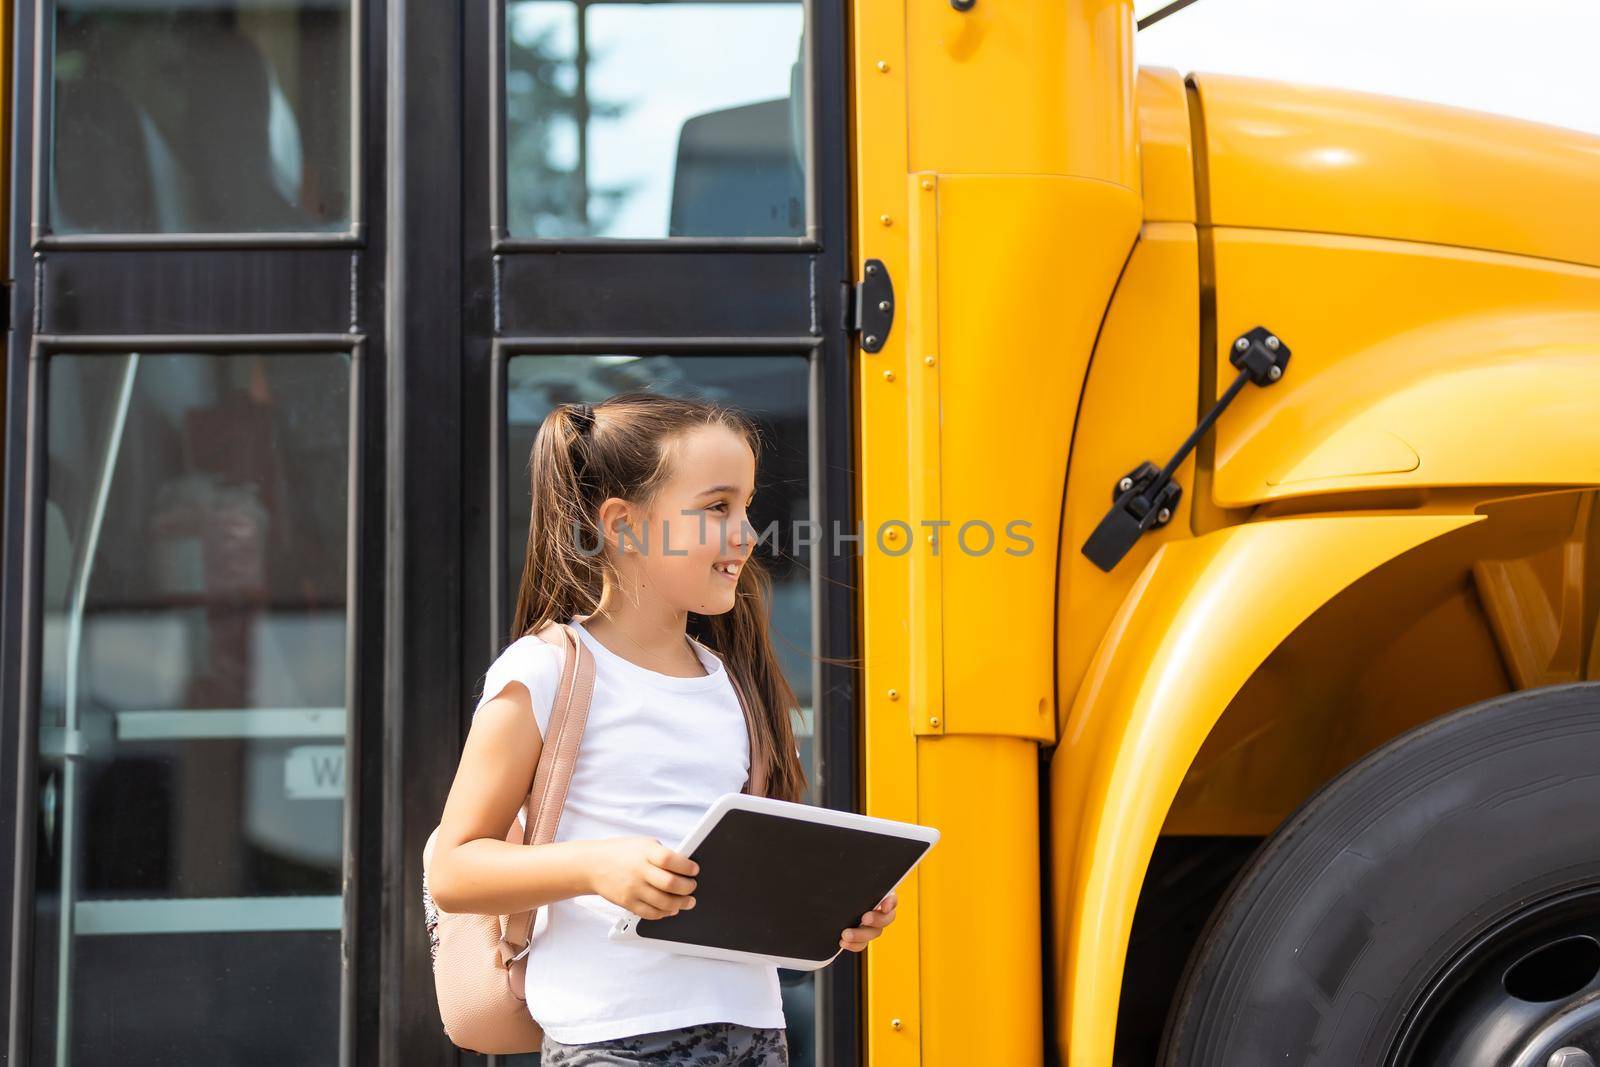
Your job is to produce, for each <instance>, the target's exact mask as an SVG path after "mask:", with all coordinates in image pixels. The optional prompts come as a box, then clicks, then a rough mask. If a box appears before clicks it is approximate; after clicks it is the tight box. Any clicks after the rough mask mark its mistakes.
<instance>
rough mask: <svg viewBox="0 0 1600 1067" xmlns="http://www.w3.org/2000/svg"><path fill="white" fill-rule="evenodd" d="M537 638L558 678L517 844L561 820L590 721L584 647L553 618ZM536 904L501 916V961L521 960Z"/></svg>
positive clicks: (540, 839) (589, 667) (551, 832)
mask: <svg viewBox="0 0 1600 1067" xmlns="http://www.w3.org/2000/svg"><path fill="white" fill-rule="evenodd" d="M539 637H540V639H541V640H543V641H546V642H548V643H549V644H552V645H555V646H556V647H557V648H558V649H560V650H561V652H562V657H561V659H562V663H561V680H560V681H559V682H558V683H557V684H556V695H555V700H554V703H553V704H552V705H551V709H550V720H549V729H548V731H547V732H548V734H549V736H548V737H546V738H544V742H543V747H542V748H541V749H540V752H539V765H538V767H537V768H536V769H535V771H534V775H533V788H532V789H530V790H529V791H528V798H527V799H526V800H525V801H523V805H522V843H523V844H524V845H530V844H531V845H543V844H548V843H549V842H551V841H553V840H555V836H556V827H557V826H558V825H559V824H560V822H561V809H562V807H563V806H564V805H565V804H566V802H567V787H568V785H570V784H571V782H572V771H573V768H574V767H575V766H576V765H577V762H578V744H579V742H580V741H582V740H583V728H584V725H585V724H586V723H587V722H588V720H589V704H590V701H591V700H592V699H593V697H594V657H593V655H592V654H591V653H590V652H589V650H588V649H587V648H585V647H583V642H582V641H580V640H579V639H578V637H577V635H576V634H575V633H573V632H572V627H570V626H568V625H566V624H565V623H560V622H552V623H550V624H549V625H548V626H546V627H545V628H544V629H543V630H540V631H539ZM537 910H538V909H537V908H530V909H528V910H527V911H522V912H518V913H517V914H515V915H508V916H506V917H505V923H504V925H503V926H502V927H501V936H500V965H501V966H502V967H509V966H511V964H512V962H513V961H514V960H518V959H521V958H522V957H523V956H524V955H525V954H526V953H527V951H528V949H529V948H530V947H531V946H532V943H533V919H534V913H535V912H536V911H537Z"/></svg>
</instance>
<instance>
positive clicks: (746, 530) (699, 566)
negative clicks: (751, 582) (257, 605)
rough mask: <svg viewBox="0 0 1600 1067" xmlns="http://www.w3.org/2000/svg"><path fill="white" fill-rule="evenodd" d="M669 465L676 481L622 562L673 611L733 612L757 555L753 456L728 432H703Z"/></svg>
mask: <svg viewBox="0 0 1600 1067" xmlns="http://www.w3.org/2000/svg"><path fill="white" fill-rule="evenodd" d="M671 462H672V470H673V473H672V476H671V478H670V479H669V480H668V481H667V483H666V484H665V485H664V486H663V487H662V489H661V493H660V495H659V496H658V497H657V498H656V501H655V503H654V506H653V508H652V510H651V513H650V514H649V515H648V516H647V517H646V520H645V526H644V528H643V529H640V530H635V531H633V532H632V533H631V535H629V540H628V541H627V542H626V543H627V544H628V545H629V551H627V552H625V553H623V558H624V559H625V560H632V561H633V562H634V563H635V564H636V565H637V566H638V568H639V571H640V572H641V573H639V574H638V578H639V581H640V584H641V585H642V586H644V587H645V588H647V589H650V590H652V591H653V592H654V593H655V595H657V596H658V597H660V598H662V599H663V600H664V601H666V602H667V603H668V604H670V605H671V606H672V607H674V608H677V609H681V610H684V611H691V612H694V613H695V614H697V615H720V614H722V613H724V612H727V611H731V610H732V609H733V604H734V590H735V589H736V588H737V586H738V580H739V573H740V571H741V570H742V569H743V567H744V561H745V559H746V558H747V557H748V556H749V555H750V553H751V551H753V549H754V543H755V536H754V534H755V531H754V529H753V528H752V527H751V525H750V522H749V508H750V502H751V499H752V497H754V496H755V487H756V458H755V454H754V453H753V452H751V451H750V446H749V445H747V444H746V443H745V441H744V439H743V438H742V437H740V436H739V435H738V434H736V433H734V432H733V431H731V430H729V429H727V428H726V427H723V426H715V425H713V426H702V427H700V428H698V429H695V430H693V431H690V432H689V433H688V434H685V435H684V436H683V437H681V438H680V439H679V440H678V442H677V446H676V448H675V449H674V454H673V456H672V460H671ZM635 541H636V542H637V544H635V543H634V542H635Z"/></svg>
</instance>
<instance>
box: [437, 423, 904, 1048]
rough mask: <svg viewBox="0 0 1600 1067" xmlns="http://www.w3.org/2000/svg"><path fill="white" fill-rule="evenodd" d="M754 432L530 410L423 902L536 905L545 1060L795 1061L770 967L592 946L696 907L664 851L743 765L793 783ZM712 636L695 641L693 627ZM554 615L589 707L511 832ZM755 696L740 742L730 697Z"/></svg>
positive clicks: (845, 944) (737, 782)
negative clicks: (480, 673) (508, 570)
mask: <svg viewBox="0 0 1600 1067" xmlns="http://www.w3.org/2000/svg"><path fill="white" fill-rule="evenodd" d="M758 448H759V437H758V435H757V431H756V429H755V427H754V425H753V424H752V423H750V422H749V421H748V420H747V419H746V418H745V417H744V416H742V415H741V414H740V413H738V412H737V411H734V410H732V409H730V408H727V407H723V406H720V405H715V404H711V403H706V402H700V401H694V400H683V399H676V398H670V397H665V396H658V395H655V394H652V393H643V392H639V393H623V394H619V395H617V396H613V397H611V398H610V399H608V400H606V401H605V402H604V403H601V404H599V405H595V406H593V407H591V406H590V405H588V404H569V405H563V406H562V407H559V408H557V409H556V410H555V411H553V412H551V414H550V415H549V416H548V417H547V418H546V419H545V420H544V423H543V425H541V426H540V428H539V433H538V436H537V438H536V439H535V441H534V445H533V454H532V457H531V459H530V468H531V473H532V492H533V515H532V521H531V522H530V523H529V526H528V545H527V553H526V556H525V559H524V563H523V571H522V583H521V588H520V590H519V592H518V594H517V606H516V611H515V616H514V619H513V631H512V632H513V634H514V635H516V639H515V640H514V641H512V643H511V644H510V645H509V646H508V647H507V648H506V649H505V650H504V651H503V652H502V653H501V654H500V656H499V658H497V659H496V660H495V661H494V663H493V664H492V665H491V666H490V667H489V670H488V673H487V675H486V677H485V682H484V687H483V695H482V697H481V698H480V699H479V701H478V705H477V709H476V710H475V712H474V714H473V720H472V727H471V730H470V731H469V732H468V735H467V740H466V745H465V748H464V750H463V752H462V755H461V763H460V766H459V768H458V769H457V771H456V776H455V781H454V783H453V784H452V785H451V787H450V795H449V797H448V799H447V800H446V802H445V808H444V814H443V817H442V818H441V820H440V826H439V833H438V838H437V841H436V844H435V846H434V847H435V851H434V855H433V859H432V865H431V868H430V872H429V885H430V888H431V890H432V893H433V897H434V901H435V902H436V903H437V905H438V906H439V907H440V908H441V909H443V910H445V911H451V912H468V913H477V914H496V915H506V914H512V913H516V912H520V911H524V910H526V909H529V908H534V907H537V906H539V905H546V904H547V905H549V907H548V908H547V909H546V916H547V924H546V926H545V927H544V928H543V929H542V931H541V932H540V933H539V935H538V938H537V940H536V941H535V942H534V946H533V950H532V951H531V952H530V953H529V955H528V964H527V967H528V970H527V981H526V993H527V1001H528V1005H529V1008H530V1010H531V1011H532V1013H533V1015H534V1018H536V1019H537V1020H538V1021H539V1023H540V1024H541V1026H542V1027H543V1029H544V1032H545V1040H544V1045H543V1047H542V1049H541V1052H542V1054H543V1063H544V1067H580V1065H596V1064H617V1063H638V1062H650V1063H685V1064H687V1063H693V1064H697V1065H699V1064H735V1063H737V1064H757V1065H763V1067H767V1065H774V1064H787V1063H788V1060H789V1053H788V1040H787V1036H786V1034H785V1031H784V1017H783V1004H782V1000H781V998H780V996H779V988H778V975H777V968H776V967H775V966H772V965H766V964H758V963H740V962H734V961H730V960H713V959H703V958H699V957H695V956H686V955H680V954H675V953H670V952H658V951H654V950H649V949H643V948H640V947H637V946H631V945H619V944H616V943H613V942H611V941H609V940H608V939H607V936H606V934H607V931H608V930H609V929H610V927H611V924H612V922H613V921H614V920H615V919H616V918H617V917H619V916H620V915H622V914H624V913H626V912H631V913H633V914H635V915H639V916H641V917H643V918H647V919H657V918H662V917H664V916H667V915H674V914H676V913H677V912H678V911H680V910H682V909H684V908H692V907H694V889H695V875H696V874H697V873H698V869H697V865H696V864H695V863H693V862H691V861H690V860H689V859H688V858H687V857H685V856H682V855H679V854H678V853H677V852H675V851H673V850H672V849H671V848H670V847H669V846H668V845H667V844H664V843H663V842H674V841H677V840H680V839H681V838H682V837H683V835H684V834H685V833H687V832H688V830H689V829H690V827H692V826H693V825H694V823H695V821H696V820H697V819H698V818H699V817H700V815H701V814H702V813H704V812H705V810H706V809H707V808H708V807H710V806H711V803H712V802H713V801H714V800H715V799H716V798H717V797H718V796H720V795H721V794H723V793H730V792H732V793H736V792H739V791H740V790H741V789H742V788H743V787H744V784H745V781H746V778H747V775H748V774H749V769H750V766H751V761H752V759H758V758H759V759H762V760H764V765H765V766H766V767H767V768H769V770H768V775H767V789H766V792H767V794H768V795H770V796H775V797H778V798H780V799H783V800H790V801H797V802H798V801H801V800H802V799H803V796H804V791H805V788H806V780H805V772H804V771H803V770H802V768H801V766H800V759H799V754H798V752H797V751H796V749H795V747H794V736H793V733H792V731H791V729H790V725H789V714H790V710H791V709H793V708H794V707H796V704H797V702H796V699H795V696H794V693H793V691H792V690H791V689H790V688H789V685H788V683H787V682H786V681H785V680H784V677H783V674H782V672H781V671H780V670H779V667H778V662H777V658H776V656H775V655H774V654H773V651H772V645H771V641H770V639H769V636H768V631H767V613H768V606H767V604H768V589H769V580H768V578H767V576H766V574H765V572H764V570H763V568H762V567H761V566H760V564H759V563H758V562H757V561H756V560H755V559H754V558H753V556H752V552H753V550H754V547H755V546H754V543H753V537H752V534H753V532H754V531H753V529H752V528H751V526H750V524H749V522H748V520H747V510H748V508H749V506H750V501H751V497H752V496H753V495H754V493H755V482H756V456H757V450H758ZM690 613H693V614H696V615H700V616H703V617H704V618H705V620H706V622H707V624H708V625H707V627H706V638H707V641H706V643H702V642H700V641H698V640H696V639H694V638H693V637H691V636H690V635H689V633H688V630H687V622H688V616H689V615H690ZM551 621H559V622H563V623H566V624H568V625H569V626H571V627H572V628H573V629H574V630H575V631H576V632H577V635H578V637H579V639H580V640H581V641H582V642H583V644H584V646H585V647H586V648H587V649H588V650H589V652H590V653H591V654H592V656H593V657H594V666H595V684H594V697H593V701H592V703H591V705H590V709H589V717H588V720H587V723H586V725H585V728H584V734H583V740H582V743H581V746H580V748H579V751H578V760H577V764H576V765H575V768H574V771H573V775H572V782H571V785H570V786H569V787H568V793H567V800H566V805H565V807H564V809H563V812H562V817H561V820H560V824H559V826H558V828H557V831H556V835H555V839H554V841H552V842H550V843H548V844H544V845H538V846H535V847H532V848H527V847H524V846H522V845H520V844H517V843H513V842H508V841H506V840H505V835H506V830H507V828H508V827H509V826H510V825H511V824H512V822H513V821H514V820H515V819H516V818H517V813H518V810H519V807H520V805H521V804H522V802H523V799H524V798H525V797H526V796H527V793H528V786H529V783H530V782H531V781H532V780H533V773H534V769H535V767H536V766H537V764H538V759H539V752H540V747H541V745H542V739H543V736H544V732H545V729H546V728H547V726H548V724H549V717H550V708H551V701H552V698H553V695H554V692H555V688H556V684H557V681H558V680H559V678H560V673H561V661H560V656H561V653H560V651H559V650H558V649H557V648H556V647H555V646H553V645H550V644H548V643H547V642H545V641H543V640H542V639H540V638H539V637H538V636H537V635H538V632H539V631H540V630H541V629H542V628H543V627H544V626H546V625H547V624H548V623H549V622H551ZM730 674H731V675H733V676H734V678H735V679H737V682H738V684H739V687H740V689H741V690H742V691H743V692H744V694H745V695H746V698H747V699H748V700H750V701H751V703H752V709H751V710H752V712H753V714H754V716H755V719H756V724H757V729H756V731H755V745H756V747H757V749H758V751H756V752H752V751H750V744H751V742H750V731H749V728H748V726H747V724H746V721H745V718H744V713H743V711H742V710H741V708H740V706H739V703H738V698H737V697H736V696H735V694H734V690H733V687H732V685H731V684H730V679H729V675H730ZM895 903H896V901H895V894H893V893H890V894H889V895H888V896H886V897H885V898H884V899H883V900H882V901H881V902H879V904H878V905H877V907H875V908H874V909H873V910H872V911H870V912H867V913H865V914H864V915H862V917H861V924H860V925H859V926H854V927H851V928H849V929H847V930H844V931H841V933H840V938H839V944H840V946H841V947H842V948H844V949H848V950H850V951H852V952H860V951H861V950H862V949H863V948H865V947H866V944H867V942H869V941H871V940H872V939H873V938H875V937H877V936H878V935H879V934H881V933H882V932H883V928H884V927H885V926H886V925H888V924H889V923H890V922H892V921H893V920H894V909H895Z"/></svg>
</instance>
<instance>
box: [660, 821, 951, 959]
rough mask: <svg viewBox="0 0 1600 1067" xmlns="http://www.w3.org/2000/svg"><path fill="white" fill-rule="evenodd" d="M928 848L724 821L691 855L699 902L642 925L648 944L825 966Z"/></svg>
mask: <svg viewBox="0 0 1600 1067" xmlns="http://www.w3.org/2000/svg"><path fill="white" fill-rule="evenodd" d="M927 848H928V843H927V842H926V841H912V840H908V839H906V838H903V837H894V836H891V835H888V834H878V833H872V832H871V831H867V830H856V829H852V828H850V827H844V826H828V825H824V824H822V823H814V822H807V821H805V820H803V819H788V818H784V817H782V816H778V815H769V814H766V813H763V812H754V811H746V810H743V809H738V808H736V809H734V810H732V811H729V812H728V813H726V814H725V815H723V817H722V819H721V820H720V821H719V822H718V823H717V825H716V826H715V827H714V828H713V829H712V831H711V833H710V835H709V836H707V838H706V839H705V840H704V841H702V842H700V844H699V845H698V846H696V847H695V848H694V850H693V851H691V852H690V853H689V858H690V859H692V860H694V861H695V862H696V863H698V864H700V873H699V875H697V876H696V878H695V881H696V883H697V884H696V886H695V891H694V902H695V905H694V907H692V908H689V909H687V910H685V911H680V912H678V914H676V915H669V916H667V917H666V918H664V919H641V920H639V923H638V925H637V931H638V934H639V936H640V937H647V938H651V939H654V940H657V941H678V942H682V943H686V944H696V945H715V946H716V947H718V948H730V949H741V950H743V951H745V952H761V953H765V954H767V955H773V956H789V957H792V958H797V959H806V960H824V959H827V958H828V957H829V956H832V955H833V954H834V953H835V952H837V951H838V950H839V935H840V933H841V932H843V931H844V930H845V929H847V928H849V927H852V926H856V925H858V924H859V923H860V921H861V915H862V913H863V912H867V911H870V910H872V909H873V908H874V907H876V906H877V904H878V902H879V901H880V900H882V899H883V898H884V896H885V895H886V894H887V893H888V892H889V890H890V889H892V888H893V887H894V885H895V883H896V882H898V881H899V880H900V877H901V876H902V875H903V874H905V872H906V871H907V870H909V869H910V867H911V865H912V864H913V863H915V862H916V861H917V857H918V856H920V855H922V853H923V852H924V851H925V850H926V849H927Z"/></svg>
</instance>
